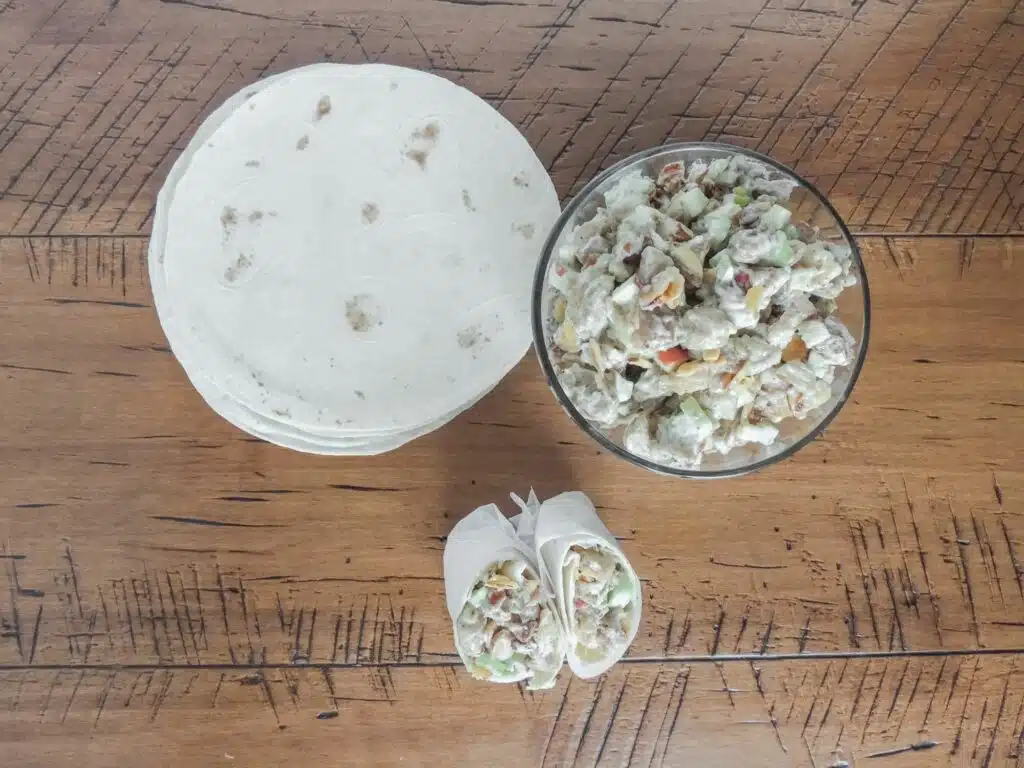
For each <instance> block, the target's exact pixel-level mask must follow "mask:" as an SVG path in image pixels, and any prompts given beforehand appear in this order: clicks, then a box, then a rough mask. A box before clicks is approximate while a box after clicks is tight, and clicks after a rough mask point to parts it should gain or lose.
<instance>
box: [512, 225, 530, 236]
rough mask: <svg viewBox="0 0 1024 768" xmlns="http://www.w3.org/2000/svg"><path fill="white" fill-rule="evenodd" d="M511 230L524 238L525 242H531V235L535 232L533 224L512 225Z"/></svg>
mask: <svg viewBox="0 0 1024 768" xmlns="http://www.w3.org/2000/svg"><path fill="white" fill-rule="evenodd" d="M512 229H514V230H515V231H516V232H518V233H519V234H520V235H522V236H523V237H525V238H526V239H527V240H532V239H533V233H534V232H535V231H536V227H534V226H533V224H513V225H512Z"/></svg>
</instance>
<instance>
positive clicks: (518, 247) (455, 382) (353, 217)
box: [150, 65, 558, 442]
mask: <svg viewBox="0 0 1024 768" xmlns="http://www.w3.org/2000/svg"><path fill="white" fill-rule="evenodd" d="M393 84H394V85H395V88H394V90H392V85H393ZM261 86H262V88H258V89H254V88H250V89H247V91H246V92H244V93H243V95H242V97H243V99H245V96H246V95H248V94H249V93H250V92H252V93H253V95H252V96H251V97H249V98H248V99H247V100H246V101H245V102H244V103H245V106H240V105H239V104H238V103H237V101H236V102H235V103H234V104H232V105H231V107H230V108H229V107H228V105H227V104H226V105H225V107H224V108H223V109H224V111H229V110H230V109H234V111H233V112H231V113H230V114H229V115H228V116H227V117H226V118H225V119H223V122H222V123H221V124H220V126H219V127H218V126H214V127H213V132H212V133H210V134H206V133H205V132H204V135H203V136H202V138H200V136H199V135H198V134H197V139H196V140H194V142H193V145H197V146H198V149H196V150H195V151H194V152H192V153H190V155H189V158H188V159H185V158H184V156H183V159H185V167H184V170H183V172H182V173H181V177H180V181H178V183H177V184H176V185H174V184H172V183H171V180H170V179H169V184H168V187H167V188H165V189H166V190H167V191H168V192H167V194H166V195H165V194H164V193H162V194H161V199H160V201H159V202H158V219H159V218H160V216H159V214H160V213H161V210H162V209H161V206H163V208H164V209H166V217H165V220H164V221H161V222H159V223H160V224H161V226H160V227H159V228H158V227H157V225H156V223H155V225H154V239H153V243H154V247H155V248H156V249H157V250H158V252H157V253H156V254H155V255H156V258H155V259H151V264H150V269H151V273H153V272H154V271H156V272H158V274H157V275H156V276H154V279H153V284H154V293H155V294H157V306H158V311H159V312H160V315H161V321H162V322H163V323H164V325H165V330H166V331H167V333H168V336H169V338H171V339H172V348H173V349H174V351H175V354H176V355H178V357H179V359H182V360H183V362H184V360H185V359H188V360H189V361H190V364H189V365H187V366H186V370H187V371H189V369H192V372H190V377H192V378H193V380H194V376H193V372H196V373H198V372H200V371H201V372H202V373H203V375H204V376H205V377H206V380H207V381H208V383H209V384H210V385H212V387H213V388H214V389H215V390H216V391H217V392H221V393H230V395H229V397H231V398H234V399H235V400H236V401H237V402H238V403H240V404H241V405H242V407H243V408H245V409H248V410H251V411H252V412H253V413H255V414H256V415H260V416H263V417H264V418H266V419H268V420H269V421H270V425H272V424H278V425H280V426H281V427H282V428H289V427H290V428H294V429H295V430H297V431H298V434H305V433H316V434H321V435H329V436H338V437H345V436H352V437H355V436H359V435H365V437H366V438H367V439H369V440H370V441H371V442H372V441H373V439H375V438H376V437H379V436H381V435H387V434H391V435H402V434H406V433H412V432H416V431H418V430H419V429H422V428H423V427H424V426H425V425H435V424H437V423H438V422H439V420H441V419H443V418H444V417H445V416H446V415H449V414H453V413H457V412H458V411H459V410H461V409H462V408H464V407H466V406H467V404H469V403H471V402H472V401H473V400H474V399H475V398H477V397H479V396H480V393H481V392H486V391H487V390H488V389H489V388H490V387H492V386H493V385H494V384H496V383H497V381H498V380H500V378H501V377H502V376H503V375H504V374H505V373H506V372H507V371H508V370H509V369H510V368H511V367H512V366H513V365H514V364H515V362H517V361H518V360H519V359H520V358H521V356H522V354H523V352H525V350H526V349H527V348H528V346H529V324H528V322H526V317H527V314H528V304H529V291H530V273H531V271H532V269H533V266H534V263H535V261H536V258H537V255H538V254H539V249H540V243H541V240H542V239H543V236H544V235H545V234H546V232H547V230H548V228H549V227H550V225H551V223H553V221H554V218H555V217H556V216H557V212H558V211H557V199H556V197H555V194H554V190H553V188H552V187H551V184H550V180H549V179H548V177H547V175H546V173H544V171H543V168H542V167H541V166H540V164H539V161H537V159H536V157H535V156H534V155H533V153H532V151H531V150H530V149H529V147H528V145H526V143H525V141H524V140H523V139H522V137H521V136H519V135H518V133H515V130H514V128H512V127H511V126H510V125H509V124H508V123H507V122H505V121H504V120H503V119H501V118H500V116H497V115H496V113H494V112H493V110H490V108H489V107H487V106H486V105H485V104H484V103H483V102H480V101H479V100H478V99H476V97H473V96H472V95H471V94H468V92H465V91H463V90H462V89H460V88H458V87H456V86H454V85H452V84H451V83H448V82H447V81H444V80H441V79H440V78H435V77H433V76H430V75H425V74H423V73H418V72H412V71H409V70H402V69H398V68H394V67H385V66H379V65H367V66H359V67H346V66H342V65H317V66H315V67H311V68H306V69H304V70H299V71H297V72H293V73H289V74H287V75H286V76H284V78H280V79H272V80H270V81H267V82H265V83H263V84H261ZM389 94H390V95H389ZM394 94H399V95H403V94H404V96H403V99H402V100H398V99H397V97H396V96H395V95H394ZM325 96H326V97H327V99H329V101H330V104H331V108H330V111H329V112H327V113H326V114H324V115H319V114H318V111H319V109H318V108H319V105H321V104H323V103H325V100H324V97H325ZM220 112H221V111H220V110H218V113H220ZM218 113H215V115H217V114H218ZM212 120H213V117H211V121H212ZM208 122H210V121H208ZM364 125H366V126H381V125H391V126H393V127H394V129H395V130H386V131H383V134H384V135H383V137H381V136H377V135H371V134H368V133H364V132H363V129H362V128H361V126H364ZM205 127H206V124H204V128H205ZM378 132H379V131H378ZM286 134H287V135H288V136H289V138H288V139H287V140H285V139H283V138H282V137H283V136H285V135H286ZM296 135H298V136H299V137H300V139H299V140H301V138H302V137H308V143H307V144H305V145H304V148H303V149H301V150H300V149H298V141H299V140H297V141H295V142H293V141H292V138H294V136H296ZM360 138H361V140H358V141H357V140H356V139H360ZM210 145H212V146H210ZM346 146H348V147H352V146H356V147H357V150H350V151H347V152H346V151H344V149H343V148H344V147H346ZM191 149H192V146H190V150H191ZM423 153H426V156H425V157H423V156H422V155H423ZM246 158H248V159H246ZM421 159H422V160H423V163H422V165H423V166H424V167H422V168H421V167H420V165H421V163H420V162H419V161H420V160H421ZM499 159H500V161H499ZM189 161H191V162H189ZM179 162H181V161H179ZM247 163H249V165H246V164H247ZM253 163H259V166H255V165H253ZM178 168H179V166H178V165H176V166H175V170H178ZM516 169H518V170H516ZM414 171H415V173H413V172H414ZM172 173H173V172H172ZM463 190H466V195H465V196H464V195H463V194H462V192H463ZM376 200H379V201H380V202H379V203H377V202H374V201H376ZM361 201H362V202H361ZM369 203H373V205H376V206H377V210H376V216H368V215H367V210H369V209H366V210H364V206H365V205H366V204H369ZM227 210H230V211H232V212H233V214H232V215H231V216H228V217H227V221H225V220H224V219H225V211H227ZM250 217H251V218H253V221H249V219H250ZM371 218H372V219H373V221H372V222H370V221H368V219H371ZM328 223H331V224H332V226H329V227H328V226H326V225H327V224H328ZM503 225H504V227H505V229H504V231H502V227H503ZM439 232H441V234H442V235H444V237H440V238H439V235H438V233H439ZM527 234H530V235H532V237H527ZM236 253H238V254H242V255H243V256H244V257H245V258H244V259H243V260H242V262H243V263H242V264H239V262H238V256H237V255H235V254H236ZM410 253H411V255H410ZM158 284H159V285H160V288H159V289H158V287H157V286H158ZM385 287H386V288H387V291H386V292H385V291H383V290H381V289H382V288H385ZM161 294H162V295H161ZM350 304H354V306H355V311H354V312H350V311H348V309H349V307H346V305H350ZM165 315H166V317H165ZM353 315H355V317H356V322H355V325H356V326H358V327H357V328H355V329H354V328H353V327H352V324H353V323H352V322H351V321H352V316H353ZM364 320H365V321H366V322H365V323H364V322H363V321H364ZM375 322H379V323H381V325H379V326H378V325H373V323H375ZM332 358H333V360H332ZM359 392H361V393H363V395H364V397H360V396H359V394H358V393H359ZM263 426H264V427H266V426H269V425H266V424H265V425H263ZM243 428H244V427H243ZM317 441H319V438H318V439H317Z"/></svg>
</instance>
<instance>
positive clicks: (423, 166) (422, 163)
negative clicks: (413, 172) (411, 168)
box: [405, 149, 427, 171]
mask: <svg viewBox="0 0 1024 768" xmlns="http://www.w3.org/2000/svg"><path fill="white" fill-rule="evenodd" d="M405 156H406V157H408V158H409V159H410V160H412V161H413V162H414V163H416V165H418V166H419V167H420V170H423V171H425V170H427V153H426V152H424V151H423V150H422V149H410V150H409V151H408V152H406V153H405Z"/></svg>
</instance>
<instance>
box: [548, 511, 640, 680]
mask: <svg viewBox="0 0 1024 768" xmlns="http://www.w3.org/2000/svg"><path fill="white" fill-rule="evenodd" d="M535 542H536V547H537V552H538V557H539V559H540V560H541V561H542V563H543V566H542V567H543V568H545V569H546V570H547V572H548V573H549V574H550V575H551V578H552V580H553V582H554V589H555V599H556V602H557V605H558V610H559V613H560V615H561V616H562V619H563V622H564V628H565V632H566V636H567V639H568V647H567V649H566V656H567V658H568V661H569V666H570V668H571V669H572V671H573V672H574V673H575V674H577V675H578V676H580V677H584V678H587V677H596V676H597V675H600V674H602V673H604V672H606V671H607V670H608V669H609V668H610V667H611V666H612V665H613V664H615V662H617V661H618V660H619V659H620V658H622V656H623V655H624V654H625V652H626V650H627V649H628V648H629V645H630V644H631V643H632V642H633V638H634V637H636V633H637V629H638V627H639V625H640V612H641V604H642V597H641V592H640V579H639V578H638V577H637V575H636V572H635V571H634V570H633V567H632V566H631V565H630V564H629V561H628V560H627V559H626V556H625V555H624V554H623V552H622V550H621V549H620V548H619V545H618V542H617V541H616V540H615V537H614V536H612V534H611V533H610V532H609V531H608V529H607V528H605V526H604V524H603V523H602V522H601V519H600V518H599V517H598V515H597V511H596V510H595V509H594V505H593V504H592V503H591V501H590V499H588V498H587V497H586V495H584V494H583V493H580V492H578V491H574V492H571V493H563V494H561V495H559V496H555V497H554V498H552V499H548V500H547V501H545V502H544V503H543V504H541V505H540V510H539V513H538V515H537V521H536V530H535Z"/></svg>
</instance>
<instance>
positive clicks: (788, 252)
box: [762, 232, 793, 267]
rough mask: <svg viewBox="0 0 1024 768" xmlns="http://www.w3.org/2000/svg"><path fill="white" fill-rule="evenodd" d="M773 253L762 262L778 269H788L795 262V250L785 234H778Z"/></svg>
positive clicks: (773, 245)
mask: <svg viewBox="0 0 1024 768" xmlns="http://www.w3.org/2000/svg"><path fill="white" fill-rule="evenodd" d="M773 241H774V242H772V249H771V252H770V253H769V254H768V256H766V257H765V258H764V259H762V261H763V262H764V263H766V264H772V265H774V266H776V267H788V266H789V265H790V264H792V262H793V248H792V246H790V244H789V240H788V239H787V238H786V235H785V234H784V233H783V232H776V233H775V237H774V238H773Z"/></svg>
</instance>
